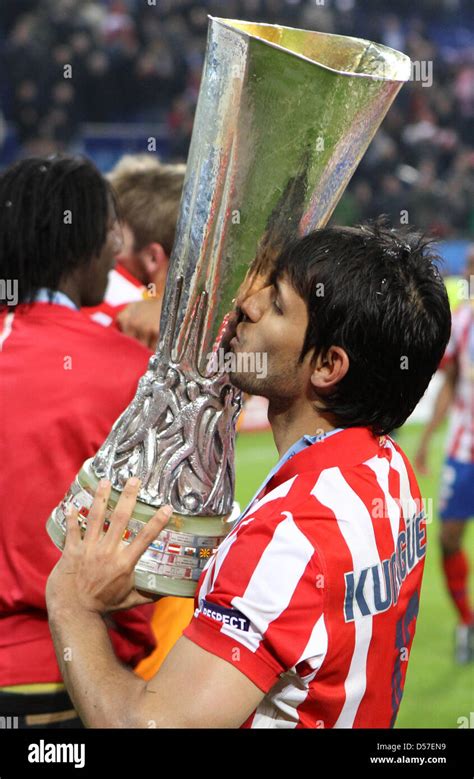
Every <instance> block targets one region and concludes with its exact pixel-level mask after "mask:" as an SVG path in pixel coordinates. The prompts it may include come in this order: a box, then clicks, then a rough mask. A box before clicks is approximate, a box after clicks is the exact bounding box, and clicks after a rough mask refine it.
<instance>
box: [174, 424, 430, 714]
mask: <svg viewBox="0 0 474 779" xmlns="http://www.w3.org/2000/svg"><path fill="white" fill-rule="evenodd" d="M425 521H426V520H425V517H424V512H423V506H422V499H421V495H420V491H419V488H418V484H417V482H416V478H415V475H414V473H413V470H412V468H411V465H410V463H409V461H408V459H407V457H406V455H405V454H404V453H403V452H402V450H401V449H400V447H399V446H398V445H397V444H396V443H395V441H393V440H392V439H391V438H390V437H389V436H383V437H380V438H378V437H375V436H374V435H372V433H371V432H370V431H369V430H368V429H367V428H363V427H355V428H347V429H344V430H342V431H340V432H337V433H336V434H334V435H333V436H329V437H328V438H327V439H325V440H324V439H323V440H321V441H319V442H315V443H313V444H312V445H311V446H308V447H307V448H305V449H303V450H302V451H300V452H298V453H297V454H295V455H293V457H292V458H291V459H289V460H287V461H286V462H285V463H284V464H283V465H282V466H281V467H280V468H279V470H278V471H277V473H276V474H275V475H274V476H273V477H272V478H271V479H270V480H269V482H268V483H267V484H266V486H265V487H264V488H263V489H262V491H261V492H260V494H259V495H258V496H257V497H256V499H255V501H254V502H253V503H252V504H251V506H250V507H249V509H248V510H247V511H246V512H245V514H244V515H243V517H242V518H241V519H240V520H239V521H238V522H237V524H236V525H235V526H234V527H233V529H232V531H231V532H230V534H229V535H228V536H227V538H225V539H224V541H223V542H222V543H221V545H220V546H219V547H218V549H217V551H216V552H215V554H214V555H213V557H212V558H211V559H210V561H209V562H208V565H207V566H206V568H205V569H204V570H203V573H202V575H201V579H200V581H199V583H198V589H197V593H196V599H195V607H196V610H195V614H194V618H193V619H192V621H191V623H190V625H189V626H188V627H187V628H186V630H185V631H184V635H185V636H187V637H188V638H189V639H190V640H192V641H194V642H195V643H197V644H198V645H199V646H201V647H203V649H206V650H207V651H208V652H211V653H212V654H215V655H218V656H219V657H222V658H223V659H224V660H226V661H228V662H229V663H232V664H233V665H235V667H236V668H237V669H238V670H239V671H241V673H243V674H245V675H246V676H247V677H248V678H249V679H251V681H252V682H253V683H254V684H255V685H256V686H257V687H258V688H259V689H260V690H262V692H264V693H265V696H264V698H263V700H262V702H261V703H260V705H259V706H258V707H257V709H256V710H255V711H254V712H253V713H252V714H251V716H250V717H249V718H248V720H247V721H246V722H245V723H243V725H242V727H247V728H388V727H391V726H393V724H394V722H395V719H396V716H397V712H398V708H399V705H400V701H401V697H402V693H403V688H404V684H405V676H406V669H407V665H408V658H409V653H410V649H411V644H412V641H413V636H414V633H415V625H416V617H417V613H418V605H419V597H420V587H421V580H422V575H423V566H424V559H425V551H426V538H425V530H426V528H425Z"/></svg>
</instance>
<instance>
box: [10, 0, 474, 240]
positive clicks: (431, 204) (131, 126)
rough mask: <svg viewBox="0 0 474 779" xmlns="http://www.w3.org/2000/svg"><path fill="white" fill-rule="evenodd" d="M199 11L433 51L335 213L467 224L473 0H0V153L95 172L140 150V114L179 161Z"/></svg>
mask: <svg viewBox="0 0 474 779" xmlns="http://www.w3.org/2000/svg"><path fill="white" fill-rule="evenodd" d="M394 8H396V11H395V10H394ZM208 14H211V15H216V16H225V17H228V18H241V19H246V20H256V21H268V22H271V23H280V24H285V25H288V26H293V27H302V28H306V29H315V30H322V31H327V32H332V33H342V34H346V35H355V36H359V37H365V38H369V39H372V40H375V41H378V42H382V43H384V44H386V45H388V46H392V47H394V48H397V49H400V50H402V51H404V52H405V53H407V54H408V55H409V56H410V57H411V59H412V60H413V61H415V62H425V63H432V65H431V66H432V68H433V70H432V79H433V83H432V85H430V82H429V81H428V80H427V79H425V81H424V82H423V80H414V79H412V80H411V82H410V83H409V84H408V85H406V86H405V87H404V88H403V89H402V91H401V93H400V95H399V97H398V98H397V100H396V102H395V105H394V106H393V107H392V108H391V110H390V112H389V114H388V116H387V118H386V120H385V122H384V124H383V126H382V129H381V130H380V131H379V133H378V134H377V136H376V139H375V140H374V142H373V143H372V145H371V147H370V149H369V152H368V153H367V155H366V156H365V158H364V160H363V162H362V164H361V166H360V168H359V170H358V171H357V173H356V175H355V176H354V178H353V180H352V182H351V185H350V187H349V188H348V190H347V192H346V194H345V196H344V198H343V200H342V201H341V203H340V204H339V207H338V209H337V212H336V214H335V217H334V218H335V220H336V221H338V222H340V223H346V224H350V223H355V222H357V221H359V220H361V219H365V218H370V217H373V216H376V215H377V214H379V213H382V212H383V213H387V214H389V215H390V217H391V218H392V219H393V221H394V223H397V222H399V220H400V216H399V214H400V211H401V210H402V209H407V210H408V212H409V221H410V223H411V224H415V225H417V226H420V227H422V228H423V229H425V230H429V231H431V232H433V233H434V234H436V235H438V236H439V237H440V238H444V239H452V238H472V236H474V141H473V139H474V4H473V3H472V0H417V2H416V3H414V2H413V1H412V0H397V2H396V3H393V2H392V0H210V1H209V2H190V1H189V0H1V4H0V57H1V68H0V73H1V76H0V98H1V109H2V113H3V119H4V122H3V130H2V132H1V134H0V135H1V137H3V142H0V163H1V164H3V165H5V164H7V163H8V162H10V161H12V160H13V159H15V158H17V157H19V156H22V155H30V154H34V153H40V154H43V153H51V152H53V151H55V150H62V151H68V152H84V153H86V154H87V155H88V156H89V157H91V158H92V159H93V160H94V161H95V162H96V164H97V165H98V167H99V168H100V169H101V170H106V169H108V168H110V167H111V166H112V165H113V164H114V163H115V161H116V160H117V159H118V158H119V157H120V156H121V155H122V154H123V153H124V152H130V151H132V152H133V151H135V152H137V151H138V152H140V151H141V152H142V151H146V150H147V149H146V148H145V143H146V138H147V137H148V136H149V135H150V126H151V127H152V128H153V134H154V135H156V136H157V139H158V148H157V151H158V153H159V155H160V157H161V158H162V159H163V160H165V161H166V160H170V161H184V160H185V159H186V156H187V151H188V145H189V140H190V135H191V131H192V125H193V116H194V110H195V105H196V100H197V96H198V90H199V83H200V76H201V70H202V64H203V57H204V51H205V43H206V31H207V15H208ZM67 65H71V66H72V78H70V79H68V78H64V66H67Z"/></svg>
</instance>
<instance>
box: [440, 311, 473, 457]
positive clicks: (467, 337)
mask: <svg viewBox="0 0 474 779" xmlns="http://www.w3.org/2000/svg"><path fill="white" fill-rule="evenodd" d="M452 361H456V362H457V365H458V371H459V372H458V380H457V383H456V392H455V396H454V405H453V407H452V409H451V417H450V422H449V430H448V438H447V444H446V451H447V456H448V457H451V458H453V459H454V460H458V461H459V462H462V463H473V462H474V305H472V304H471V303H470V302H467V303H463V304H461V305H460V306H459V307H458V308H457V309H456V310H455V311H454V313H453V317H452V326H451V338H450V339H449V343H448V346H447V347H446V352H445V353H444V357H443V360H442V362H441V366H440V367H441V368H444V367H445V366H446V365H447V364H449V363H450V362H452Z"/></svg>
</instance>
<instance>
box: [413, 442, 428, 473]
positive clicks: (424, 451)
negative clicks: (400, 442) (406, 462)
mask: <svg viewBox="0 0 474 779" xmlns="http://www.w3.org/2000/svg"><path fill="white" fill-rule="evenodd" d="M413 462H414V465H415V469H416V470H417V471H418V473H420V474H421V475H422V476H430V475H431V472H430V469H429V467H428V445H427V444H424V443H422V444H420V446H419V447H418V451H417V453H416V454H415V459H414V461H413Z"/></svg>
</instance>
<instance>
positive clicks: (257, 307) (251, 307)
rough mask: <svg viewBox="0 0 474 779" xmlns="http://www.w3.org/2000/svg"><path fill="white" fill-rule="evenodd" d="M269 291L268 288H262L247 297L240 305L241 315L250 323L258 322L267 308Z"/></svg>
mask: <svg viewBox="0 0 474 779" xmlns="http://www.w3.org/2000/svg"><path fill="white" fill-rule="evenodd" d="M270 289H271V288H270V287H262V289H259V290H258V291H257V292H253V293H252V294H251V295H248V296H247V297H246V298H245V300H244V301H242V303H241V304H240V308H241V311H242V313H243V314H244V316H245V317H246V318H247V319H250V321H251V322H258V320H259V319H260V317H261V316H262V314H263V312H264V311H265V309H266V307H267V306H268V302H269V298H270Z"/></svg>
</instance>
